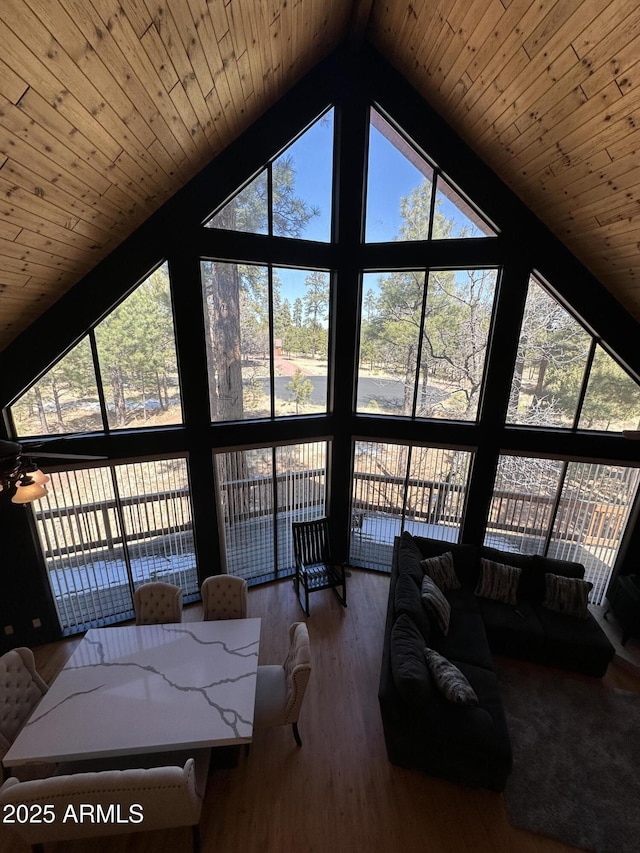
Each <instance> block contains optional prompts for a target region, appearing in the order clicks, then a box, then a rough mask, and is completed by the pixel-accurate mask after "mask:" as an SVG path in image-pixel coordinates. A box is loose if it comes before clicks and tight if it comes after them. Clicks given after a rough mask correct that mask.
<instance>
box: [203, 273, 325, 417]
mask: <svg viewBox="0 0 640 853" xmlns="http://www.w3.org/2000/svg"><path fill="white" fill-rule="evenodd" d="M201 270H202V290H203V299H204V307H205V322H206V327H207V328H206V331H207V335H206V338H207V368H208V372H209V400H210V407H211V420H212V421H235V420H246V419H251V418H268V417H283V416H286V415H304V414H319V413H323V412H326V411H327V372H328V357H329V332H328V328H329V327H328V323H329V304H330V303H329V290H330V279H329V273H327V272H322V271H318V270H299V269H284V268H283V269H279V268H272V267H267V266H258V265H254V264H235V263H223V262H218V261H202V263H201Z"/></svg>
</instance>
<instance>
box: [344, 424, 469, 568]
mask: <svg viewBox="0 0 640 853" xmlns="http://www.w3.org/2000/svg"><path fill="white" fill-rule="evenodd" d="M353 452H354V463H353V490H352V497H351V547H350V555H349V558H350V562H351V563H353V565H355V566H365V567H367V568H372V569H381V570H383V571H390V569H391V559H392V554H393V541H394V537H396V536H399V535H400V534H401V533H402V531H403V530H408V531H409V532H410V533H412V534H413V535H414V536H428V537H431V538H435V539H446V540H447V541H449V542H457V541H458V535H459V533H460V526H461V524H462V516H463V509H464V503H465V499H466V490H467V481H468V478H469V470H470V465H471V454H470V453H468V452H466V451H462V450H446V449H439V448H433V447H422V446H419V445H413V446H410V445H404V444H392V443H387V442H381V441H356V442H355V443H354V451H353Z"/></svg>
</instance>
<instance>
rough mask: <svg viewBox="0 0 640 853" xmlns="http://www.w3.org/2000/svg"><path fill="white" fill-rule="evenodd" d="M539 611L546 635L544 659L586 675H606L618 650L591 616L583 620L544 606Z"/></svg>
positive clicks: (554, 664)
mask: <svg viewBox="0 0 640 853" xmlns="http://www.w3.org/2000/svg"><path fill="white" fill-rule="evenodd" d="M536 610H537V615H538V618H539V619H540V623H541V625H542V627H543V630H544V632H545V635H546V642H545V649H544V658H545V660H546V662H547V663H548V664H550V665H552V666H561V667H567V668H569V669H572V670H574V671H576V672H582V673H585V674H586V675H595V676H598V677H602V676H603V675H604V674H605V672H606V670H607V666H608V665H609V663H610V661H611V660H612V658H613V656H614V653H615V650H614V647H613V646H612V644H611V643H610V642H609V638H608V637H607V635H606V634H605V633H604V631H603V630H602V628H601V627H600V626H599V625H598V623H597V621H596V620H595V619H594V617H593V616H592V615H591V613H589V615H588V617H587V618H586V619H583V618H581V617H579V616H567V615H566V614H564V613H557V612H556V611H554V610H549V609H547V608H546V607H543V606H539V607H538V608H536Z"/></svg>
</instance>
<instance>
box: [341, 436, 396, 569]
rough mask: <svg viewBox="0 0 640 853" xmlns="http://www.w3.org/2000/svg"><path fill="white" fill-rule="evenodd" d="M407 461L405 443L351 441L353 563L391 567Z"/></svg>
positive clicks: (379, 567) (351, 555)
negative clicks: (352, 451) (352, 443)
mask: <svg viewBox="0 0 640 853" xmlns="http://www.w3.org/2000/svg"><path fill="white" fill-rule="evenodd" d="M408 463H409V448H408V447H407V446H405V445H402V444H387V443H383V442H377V441H356V442H355V443H354V455H353V491H352V498H351V547H350V552H349V562H350V563H352V564H353V565H354V566H363V567H365V568H370V569H382V570H383V571H390V570H391V558H392V556H393V540H394V537H396V536H399V535H400V533H401V532H402V508H403V506H404V495H405V487H406V480H407V465H408Z"/></svg>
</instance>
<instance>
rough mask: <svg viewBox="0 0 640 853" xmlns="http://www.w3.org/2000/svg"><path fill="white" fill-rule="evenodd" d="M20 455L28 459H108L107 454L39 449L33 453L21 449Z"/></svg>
mask: <svg viewBox="0 0 640 853" xmlns="http://www.w3.org/2000/svg"><path fill="white" fill-rule="evenodd" d="M20 455H21V456H23V457H24V456H27V457H28V458H30V459H45V458H46V459H83V460H92V459H108V458H109V457H108V456H95V455H93V454H89V453H48V452H45V453H41V452H40V451H39V450H36V451H35V452H34V453H30V452H28V451H23V452H22V453H21V454H20Z"/></svg>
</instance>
